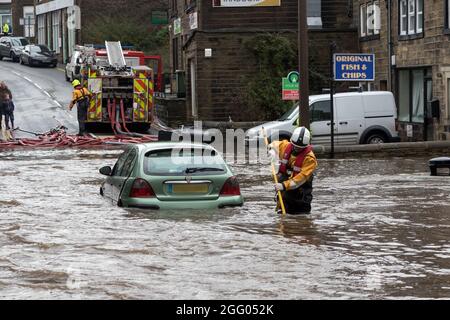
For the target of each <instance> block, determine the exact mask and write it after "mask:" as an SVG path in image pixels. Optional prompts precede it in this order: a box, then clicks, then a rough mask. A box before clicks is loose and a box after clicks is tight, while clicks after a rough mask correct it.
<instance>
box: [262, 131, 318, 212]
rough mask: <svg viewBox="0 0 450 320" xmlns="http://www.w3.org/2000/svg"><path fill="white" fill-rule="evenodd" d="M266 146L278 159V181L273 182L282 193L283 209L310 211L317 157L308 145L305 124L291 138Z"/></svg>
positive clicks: (309, 141)
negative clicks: (276, 182) (279, 161)
mask: <svg viewBox="0 0 450 320" xmlns="http://www.w3.org/2000/svg"><path fill="white" fill-rule="evenodd" d="M269 148H270V151H269V154H270V156H271V157H272V159H277V158H279V159H280V160H281V164H280V169H279V172H278V181H279V183H278V184H276V185H275V189H276V191H281V193H282V196H283V200H284V204H285V206H286V212H287V213H289V214H309V213H311V202H312V199H313V196H312V191H313V179H314V171H315V170H316V168H317V159H316V156H315V155H314V152H313V151H312V146H311V132H310V131H309V130H308V129H307V128H305V127H301V128H297V129H295V131H294V133H293V134H292V137H291V141H290V142H289V141H287V140H283V141H275V142H273V143H272V144H271V145H270V146H269ZM278 206H280V204H278Z"/></svg>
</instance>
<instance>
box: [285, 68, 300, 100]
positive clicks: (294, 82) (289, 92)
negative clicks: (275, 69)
mask: <svg viewBox="0 0 450 320" xmlns="http://www.w3.org/2000/svg"><path fill="white" fill-rule="evenodd" d="M299 79H300V75H299V73H298V72H296V71H293V72H291V73H289V74H288V76H287V78H283V100H299V98H300V95H299V92H298V90H299V85H300V84H299Z"/></svg>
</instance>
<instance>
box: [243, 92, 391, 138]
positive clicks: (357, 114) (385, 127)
mask: <svg viewBox="0 0 450 320" xmlns="http://www.w3.org/2000/svg"><path fill="white" fill-rule="evenodd" d="M309 105H310V121H311V133H312V136H313V137H312V143H313V144H316V145H330V144H331V105H330V95H329V94H327V95H315V96H310V98H309ZM396 120H397V107H396V104H395V99H394V96H393V94H392V93H391V92H384V91H369V92H348V93H338V94H336V95H334V121H335V127H334V133H335V143H336V144H337V145H354V144H377V143H386V142H399V141H400V138H399V135H398V131H397V128H396V125H397V121H396ZM298 121H299V116H298V104H297V105H296V106H294V107H293V108H292V109H291V110H289V111H288V112H286V114H284V115H283V116H282V117H281V118H280V119H278V120H276V121H272V122H268V123H265V124H263V125H261V126H257V127H254V128H252V129H250V130H248V132H247V137H246V139H247V141H251V140H254V139H258V140H261V139H262V134H261V130H262V128H263V127H264V128H265V130H266V132H267V136H268V137H272V139H276V138H277V137H278V138H279V139H290V137H291V134H292V132H293V131H294V129H295V128H297V126H298Z"/></svg>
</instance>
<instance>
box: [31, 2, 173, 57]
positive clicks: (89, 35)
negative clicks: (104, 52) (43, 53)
mask: <svg viewBox="0 0 450 320" xmlns="http://www.w3.org/2000/svg"><path fill="white" fill-rule="evenodd" d="M166 2H167V1H165V0H145V1H144V0H95V1H94V0H92V1H90V0H89V1H86V0H84V1H83V0H35V6H36V20H37V21H36V26H37V33H36V42H38V43H40V44H46V45H48V46H49V47H50V48H51V49H52V50H55V51H56V53H57V54H58V55H59V56H60V60H61V61H66V60H67V58H68V57H70V56H71V55H72V52H73V49H74V46H75V45H77V44H80V45H84V44H104V41H105V40H115V41H117V40H121V39H104V37H102V35H103V34H104V33H105V28H107V29H108V28H109V30H106V31H108V33H110V34H112V35H114V34H117V37H119V36H120V35H122V34H123V33H124V31H125V30H122V29H121V28H125V26H131V25H135V26H136V28H139V30H136V29H135V30H131V31H129V30H128V31H127V32H128V33H132V32H136V33H137V32H146V33H150V32H151V31H152V30H153V28H156V27H159V26H157V25H155V24H154V23H153V21H152V14H153V13H154V12H167V3H166ZM102 28H103V29H102Z"/></svg>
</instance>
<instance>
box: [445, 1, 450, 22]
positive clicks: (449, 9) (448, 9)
mask: <svg viewBox="0 0 450 320" xmlns="http://www.w3.org/2000/svg"><path fill="white" fill-rule="evenodd" d="M445 28H446V29H450V0H445Z"/></svg>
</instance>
